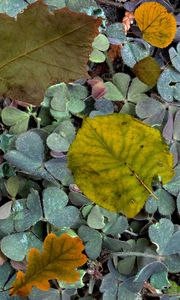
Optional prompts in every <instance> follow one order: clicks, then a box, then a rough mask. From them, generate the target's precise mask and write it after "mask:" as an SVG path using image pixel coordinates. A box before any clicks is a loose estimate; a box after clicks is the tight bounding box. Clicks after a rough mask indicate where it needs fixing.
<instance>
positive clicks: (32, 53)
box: [0, 0, 101, 105]
mask: <svg viewBox="0 0 180 300" xmlns="http://www.w3.org/2000/svg"><path fill="white" fill-rule="evenodd" d="M100 23H101V18H97V19H96V18H94V17H91V16H88V15H86V14H84V13H76V12H73V11H70V10H69V9H68V8H63V9H57V10H55V11H54V12H53V13H52V12H49V10H48V6H47V5H45V4H44V3H43V1H42V0H38V1H36V2H35V3H33V4H31V5H29V6H28V8H27V9H25V10H24V12H23V13H21V14H18V15H17V18H16V19H15V18H12V17H9V16H7V15H5V14H1V15H0V32H1V48H0V57H1V63H0V71H1V76H0V94H1V95H3V96H5V97H9V98H12V99H14V100H18V101H22V102H28V103H31V104H33V105H39V104H40V103H41V101H42V100H43V95H44V92H45V90H46V89H47V87H48V86H50V85H52V84H54V83H56V82H60V81H65V82H69V81H72V80H76V79H79V78H82V77H86V78H88V77H89V76H88V73H87V71H86V65H87V61H88V57H89V54H90V52H91V49H92V42H93V40H94V37H95V36H96V35H97V34H98V27H99V25H100Z"/></svg>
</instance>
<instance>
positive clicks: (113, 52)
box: [108, 44, 123, 62]
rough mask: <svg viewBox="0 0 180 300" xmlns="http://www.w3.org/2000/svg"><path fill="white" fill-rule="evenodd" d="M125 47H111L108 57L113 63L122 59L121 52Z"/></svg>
mask: <svg viewBox="0 0 180 300" xmlns="http://www.w3.org/2000/svg"><path fill="white" fill-rule="evenodd" d="M122 47H123V45H113V44H111V45H110V49H109V50H108V56H109V58H110V60H111V61H112V62H114V61H115V60H116V59H117V58H119V57H120V51H121V48H122Z"/></svg>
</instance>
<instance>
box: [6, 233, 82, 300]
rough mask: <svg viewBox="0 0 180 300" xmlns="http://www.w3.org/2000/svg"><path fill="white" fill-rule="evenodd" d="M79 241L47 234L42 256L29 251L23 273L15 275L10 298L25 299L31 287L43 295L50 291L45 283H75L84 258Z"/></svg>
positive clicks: (36, 252) (36, 251)
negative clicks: (78, 268) (41, 291)
mask: <svg viewBox="0 0 180 300" xmlns="http://www.w3.org/2000/svg"><path fill="white" fill-rule="evenodd" d="M82 250H84V246H83V244H82V242H81V240H80V239H79V238H78V237H76V238H72V237H70V236H69V235H67V234H62V235H61V236H60V237H57V236H56V235H54V234H52V233H50V234H48V236H47V237H46V238H45V240H44V247H43V251H42V253H40V252H39V251H38V250H37V249H35V248H32V249H31V250H30V252H29V256H28V265H27V269H26V273H23V272H22V271H18V273H17V276H16V280H15V281H14V283H13V285H12V289H11V292H10V294H11V296H14V295H20V296H23V297H25V296H27V295H29V293H30V292H31V289H32V287H33V286H36V287H37V288H39V289H40V290H43V291H46V290H48V289H49V288H50V284H49V282H48V280H50V279H58V280H62V281H66V282H69V283H70V282H75V281H77V280H79V273H78V271H77V270H76V268H77V267H79V266H82V265H83V264H84V263H85V262H86V261H87V258H86V256H85V255H84V254H82V253H81V251H82Z"/></svg>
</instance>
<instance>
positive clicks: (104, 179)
mask: <svg viewBox="0 0 180 300" xmlns="http://www.w3.org/2000/svg"><path fill="white" fill-rule="evenodd" d="M68 166H69V168H70V169H71V170H72V172H73V174H74V178H75V183H76V184H77V185H78V187H79V188H80V189H81V191H82V192H83V193H84V194H85V195H86V196H87V197H88V198H89V199H91V200H92V201H94V202H95V203H97V204H98V205H100V206H102V207H104V208H106V209H108V210H110V211H116V212H122V213H123V214H125V215H126V216H127V217H130V218H131V217H134V216H135V215H136V214H137V213H138V212H139V211H140V210H141V208H142V207H143V205H144V203H145V201H146V200H147V197H148V196H149V194H152V193H153V192H152V181H153V180H154V179H155V177H156V176H158V175H159V176H161V178H162V182H163V183H165V182H168V181H170V180H171V178H172V177H173V174H174V173H173V170H172V167H173V157H172V154H170V153H169V151H168V146H167V145H166V144H165V143H164V141H163V138H162V137H161V134H160V132H159V130H157V129H154V128H151V127H150V126H148V125H146V124H144V123H143V122H141V121H139V120H137V119H135V118H133V117H131V116H130V115H126V114H112V115H108V116H96V117H94V118H93V119H90V118H86V119H85V120H84V122H83V126H82V128H81V129H80V130H79V131H78V133H77V136H76V138H75V140H74V141H73V143H72V144H71V146H70V149H69V152H68Z"/></svg>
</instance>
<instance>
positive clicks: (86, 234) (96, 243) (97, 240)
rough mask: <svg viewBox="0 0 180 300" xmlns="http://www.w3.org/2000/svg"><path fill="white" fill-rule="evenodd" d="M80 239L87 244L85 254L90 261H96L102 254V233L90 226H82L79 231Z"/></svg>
mask: <svg viewBox="0 0 180 300" xmlns="http://www.w3.org/2000/svg"><path fill="white" fill-rule="evenodd" d="M78 235H79V237H80V238H81V239H82V240H83V241H84V243H85V252H86V254H87V255H88V257H89V258H90V259H96V258H97V257H98V256H99V255H100V252H101V247H102V236H101V234H100V232H98V231H97V230H95V229H93V228H89V227H88V226H85V225H82V226H81V227H80V228H79V229H78Z"/></svg>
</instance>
